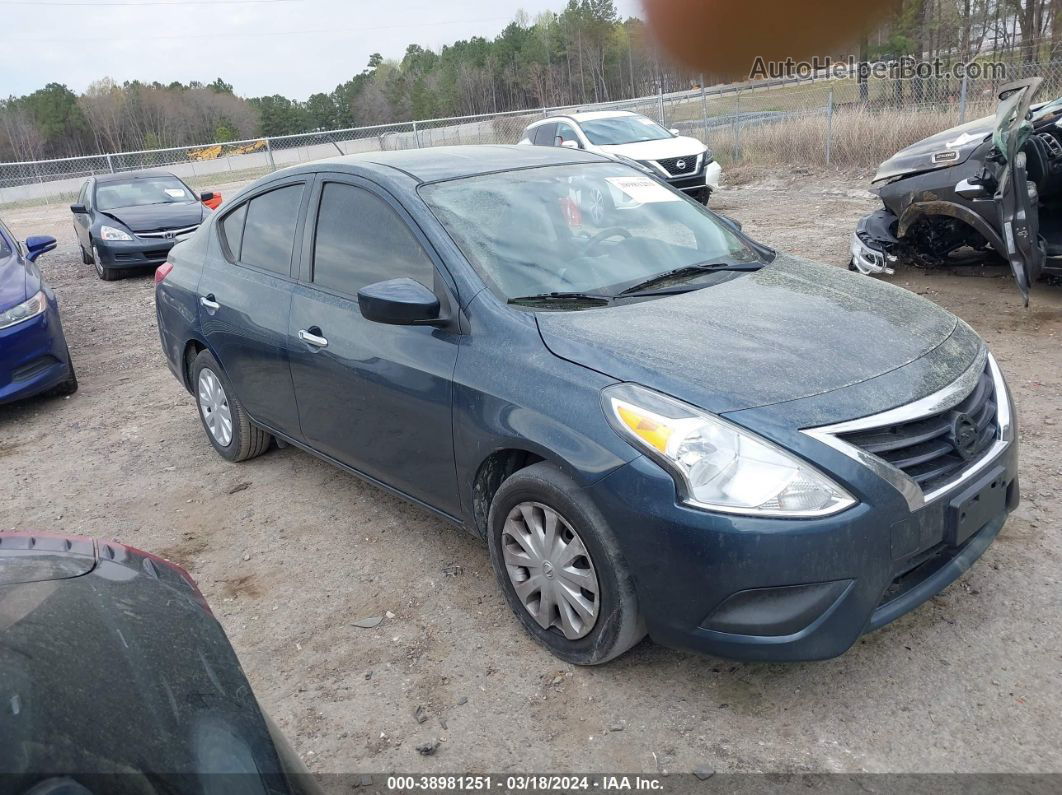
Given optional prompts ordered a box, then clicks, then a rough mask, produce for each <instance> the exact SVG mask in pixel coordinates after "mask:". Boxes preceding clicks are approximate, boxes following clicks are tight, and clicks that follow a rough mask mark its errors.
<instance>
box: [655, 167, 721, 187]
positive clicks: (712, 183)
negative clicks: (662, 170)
mask: <svg viewBox="0 0 1062 795" xmlns="http://www.w3.org/2000/svg"><path fill="white" fill-rule="evenodd" d="M722 178H723V169H722V166H720V165H719V164H718V163H716V162H715V161H714V160H713V161H712V162H711V163H709V164H708V165H707V166H704V167H703V168H702V169H701V170H699V171H698V172H697V173H696V174H691V175H689V176H680V177H672V176H668V177H665V180H666V181H667V184H668V185H670V186H671V187H672V188H674V189H675V190H680V191H682V192H683V193H693V194H697V193H703V192H705V191H707V192H709V193H710V192H712V191H715V190H718V189H719V184H720V182H721V181H722Z"/></svg>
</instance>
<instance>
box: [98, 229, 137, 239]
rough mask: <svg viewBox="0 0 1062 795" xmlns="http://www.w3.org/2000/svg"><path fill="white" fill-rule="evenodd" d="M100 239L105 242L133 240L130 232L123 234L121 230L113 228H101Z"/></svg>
mask: <svg viewBox="0 0 1062 795" xmlns="http://www.w3.org/2000/svg"><path fill="white" fill-rule="evenodd" d="M100 237H101V238H102V239H104V240H132V239H133V238H132V236H131V235H130V234H129V233H128V232H123V231H122V230H121V229H115V228H114V227H113V226H101V227H100Z"/></svg>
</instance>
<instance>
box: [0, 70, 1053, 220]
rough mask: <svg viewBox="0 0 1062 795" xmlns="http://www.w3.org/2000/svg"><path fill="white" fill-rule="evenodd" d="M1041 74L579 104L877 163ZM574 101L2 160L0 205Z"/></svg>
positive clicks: (383, 143) (245, 164) (491, 122)
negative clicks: (153, 173)
mask: <svg viewBox="0 0 1062 795" xmlns="http://www.w3.org/2000/svg"><path fill="white" fill-rule="evenodd" d="M1031 76H1040V77H1043V78H1044V80H1045V85H1044V87H1043V88H1042V89H1041V92H1040V94H1039V99H1040V100H1041V101H1047V100H1050V99H1054V98H1056V97H1058V96H1060V95H1062V61H1058V62H1051V63H1046V64H1026V65H1008V66H1006V67H1005V68H1003V69H1002V70H999V72H998V73H996V74H993V75H992V76H991V77H984V78H978V79H973V78H963V79H960V78H958V77H934V78H905V79H882V78H873V77H872V78H870V79H868V80H866V81H864V82H860V80H859V79H858V78H857V77H855V76H850V77H848V76H841V77H836V76H835V77H831V78H829V79H825V78H824V79H816V80H802V81H798V80H773V81H762V82H749V83H745V84H742V85H736V86H719V87H712V88H700V87H697V88H692V89H690V90H687V91H679V92H673V93H667V94H665V93H660V94H658V95H656V96H649V97H642V98H639V99H633V100H623V101H619V102H611V103H604V104H597V105H583V106H579V108H578V109H579V110H606V109H616V110H631V111H634V112H637V113H641V114H644V115H645V116H648V117H649V118H652V119H654V120H655V121H658V122H660V123H661V124H662V125H663V126H665V127H668V128H671V129H676V130H678V131H679V132H680V133H681V134H683V135H689V136H692V137H695V138H698V139H700V140H702V141H704V143H705V144H707V145H708V146H709V147H710V148H711V149H712V150H713V152H714V153H715V156H716V158H717V159H718V160H720V161H721V162H722V163H724V164H725V165H733V164H738V163H758V164H764V165H769V166H778V167H787V168H795V167H811V168H816V167H828V166H829V167H838V168H849V169H861V170H871V169H873V168H874V167H876V166H877V165H878V164H879V163H880V162H881V161H883V160H885V159H887V158H888V157H890V156H891V155H892V154H893V153H894V152H896V151H897V150H899V149H901V148H903V147H905V146H908V145H909V144H912V143H914V142H915V141H918V140H921V139H922V138H925V137H926V136H928V135H932V134H933V133H935V132H939V131H940V130H944V129H947V128H949V127H953V126H955V125H956V124H960V123H962V122H964V121H968V120H972V119H975V118H977V117H979V116H985V115H989V114H991V113H992V112H993V109H994V107H995V103H996V95H997V93H998V90H999V88H1000V87H1001V86H1002V85H1004V84H1005V83H1008V82H1010V81H1013V80H1017V79H1020V78H1024V77H1031ZM574 109H575V108H544V109H537V110H526V111H515V112H509V113H498V114H490V115H483V116H466V117H456V118H446V119H431V120H424V121H411V122H400V123H395V124H383V125H375V126H371V127H357V128H352V129H345V130H331V131H325V132H312V133H305V134H301V135H286V136H274V137H268V138H259V139H253V140H248V141H235V142H230V143H215V144H208V145H205V146H191V147H180V148H173V149H155V150H148V151H142V152H115V153H111V154H104V155H89V156H85V157H73V158H64V159H59V160H39V161H32V162H23V163H0V206H4V205H21V204H37V203H66V202H69V201H72V200H73V199H74V198H75V197H76V196H77V193H78V191H79V190H80V188H81V184H82V183H83V182H84V180H85V178H86V177H89V176H92V175H97V174H109V173H116V172H123V171H135V170H140V169H146V168H159V167H164V168H166V169H167V170H169V171H171V172H173V173H174V174H177V175H178V176H179V177H181V178H182V179H184V180H185V181H186V182H188V184H189V185H191V186H192V187H193V188H195V189H197V190H209V189H211V188H216V187H219V186H222V185H226V184H230V183H239V182H245V181H247V180H250V179H254V178H256V177H259V176H262V175H264V174H267V173H270V172H271V171H274V170H276V169H278V168H283V167H285V166H290V165H294V164H297V163H304V162H308V161H312V160H319V159H321V158H326V157H334V156H337V155H349V154H355V153H359V152H376V151H391V150H397V149H413V148H422V147H431V146H446V145H454V144H497V143H516V142H517V141H518V140H519V139H520V134H521V132H522V131H523V130H524V128H525V127H526V126H527V125H528V124H530V123H531V122H533V121H535V120H537V119H541V118H543V117H545V116H551V115H558V114H562V113H564V112H570V111H572V110H574Z"/></svg>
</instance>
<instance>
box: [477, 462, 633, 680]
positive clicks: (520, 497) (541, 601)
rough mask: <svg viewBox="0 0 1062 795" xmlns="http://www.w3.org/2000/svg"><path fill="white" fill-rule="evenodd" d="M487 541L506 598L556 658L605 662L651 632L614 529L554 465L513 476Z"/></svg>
mask: <svg viewBox="0 0 1062 795" xmlns="http://www.w3.org/2000/svg"><path fill="white" fill-rule="evenodd" d="M488 528H489V534H488V543H489V546H490V558H491V563H492V565H493V567H494V572H495V574H496V576H497V578H498V583H499V584H500V586H501V588H502V591H503V592H504V593H505V598H506V601H508V603H509V606H510V607H511V608H512V610H513V612H514V613H516V616H517V618H518V619H519V621H520V623H521V624H523V626H524V629H525V630H527V632H528V633H529V634H530V635H531V637H533V638H534V639H535V640H536V641H538V642H539V643H540V644H541V645H543V646H545V647H546V648H547V649H549V650H550V651H551V652H552V653H553V654H554V655H555V656H557V657H559V658H560V659H562V660H565V661H566V662H570V663H574V664H575V665H599V664H601V663H605V662H608V661H609V660H612V659H614V658H616V657H618V656H619V655H621V654H623V653H624V652H625V651H627V650H628V649H629V648H631V647H632V646H634V645H635V644H636V643H637V642H638V641H640V640H641V639H642V638H643V637H644V636H645V625H644V623H643V621H642V620H641V617H640V615H639V613H638V604H637V599H636V598H635V593H634V585H633V582H632V581H631V577H630V574H629V572H628V571H627V566H626V564H625V562H624V561H623V557H622V555H621V554H620V550H619V546H618V544H617V543H616V540H615V538H614V537H613V535H612V532H611V531H610V530H609V528H608V526H607V525H606V524H605V520H604V518H603V517H602V516H601V514H600V513H599V512H598V510H597V509H596V507H595V506H594V505H593V503H591V502H590V500H589V499H588V498H587V497H586V496H585V495H584V494H583V492H582V490H581V489H580V488H579V486H578V484H576V483H575V481H573V480H572V479H571V478H569V477H568V476H567V475H565V474H563V473H562V472H560V471H559V470H557V469H556V468H555V467H554V466H552V465H551V464H548V463H538V464H534V465H533V466H530V467H527V468H526V469H522V470H520V471H518V472H516V473H515V474H513V475H512V476H511V477H509V478H508V480H506V481H505V482H504V483H503V484H502V485H501V488H499V489H498V493H497V494H496V495H495V496H494V500H493V501H492V502H491V508H490V515H489V518H488Z"/></svg>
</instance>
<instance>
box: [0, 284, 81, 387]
mask: <svg viewBox="0 0 1062 795" xmlns="http://www.w3.org/2000/svg"><path fill="white" fill-rule="evenodd" d="M69 376H70V353H69V351H68V350H67V347H66V338H65V337H64V336H63V326H62V324H61V323H60V321H59V308H58V306H57V305H56V303H55V299H54V298H51V299H50V300H49V303H48V310H47V311H46V312H44V313H43V314H40V315H38V316H37V317H35V318H31V319H30V320H27V321H24V322H22V323H18V324H16V325H14V326H11V327H10V328H6V329H3V330H0V404H3V403H11V402H13V401H16V400H22V399H23V398H27V397H31V396H32V395H37V394H40V393H41V392H46V391H47V390H49V389H51V388H53V387H55V386H58V385H59V384H61V383H62V382H63V381H65V380H66V379H67V378H69Z"/></svg>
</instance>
